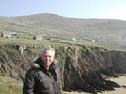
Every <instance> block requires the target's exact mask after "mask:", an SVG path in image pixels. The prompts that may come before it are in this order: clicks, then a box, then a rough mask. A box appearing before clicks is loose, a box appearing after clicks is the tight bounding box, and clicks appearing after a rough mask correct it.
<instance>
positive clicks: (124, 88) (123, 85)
mask: <svg viewBox="0 0 126 94" xmlns="http://www.w3.org/2000/svg"><path fill="white" fill-rule="evenodd" d="M109 80H111V81H114V82H116V83H118V84H119V85H120V88H115V90H112V91H103V92H98V93H97V94H125V93H126V75H123V76H119V77H111V78H109ZM64 94H92V93H86V92H64Z"/></svg>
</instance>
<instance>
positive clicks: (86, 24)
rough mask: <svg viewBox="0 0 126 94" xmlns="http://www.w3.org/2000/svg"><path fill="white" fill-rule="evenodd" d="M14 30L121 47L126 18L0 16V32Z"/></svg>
mask: <svg viewBox="0 0 126 94" xmlns="http://www.w3.org/2000/svg"><path fill="white" fill-rule="evenodd" d="M3 31H14V32H18V33H19V35H22V36H24V35H25V36H33V35H43V34H45V35H48V36H50V37H56V38H60V39H67V40H72V38H73V37H74V38H75V39H76V40H77V41H79V42H82V43H84V42H86V41H88V42H92V40H95V43H96V44H98V45H103V46H109V47H117V48H125V47H126V44H125V42H126V40H125V39H126V21H123V20H114V19H77V18H66V17H62V16H58V15H55V14H36V15H29V16H18V17H0V32H3Z"/></svg>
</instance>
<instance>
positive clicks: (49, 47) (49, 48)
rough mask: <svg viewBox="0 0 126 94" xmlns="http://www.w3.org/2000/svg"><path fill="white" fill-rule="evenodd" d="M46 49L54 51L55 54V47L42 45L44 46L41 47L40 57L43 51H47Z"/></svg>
mask: <svg viewBox="0 0 126 94" xmlns="http://www.w3.org/2000/svg"><path fill="white" fill-rule="evenodd" d="M48 50H49V51H52V52H53V53H54V55H55V49H54V48H52V47H51V46H48V47H44V48H42V49H41V54H40V57H43V55H44V53H45V52H46V51H48Z"/></svg>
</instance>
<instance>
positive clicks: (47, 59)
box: [43, 50, 54, 69]
mask: <svg viewBox="0 0 126 94" xmlns="http://www.w3.org/2000/svg"><path fill="white" fill-rule="evenodd" d="M53 60H54V53H53V52H52V51H50V50H47V51H45V53H44V55H43V62H44V65H45V67H46V68H47V69H48V68H49V66H50V65H51V64H52V62H53Z"/></svg>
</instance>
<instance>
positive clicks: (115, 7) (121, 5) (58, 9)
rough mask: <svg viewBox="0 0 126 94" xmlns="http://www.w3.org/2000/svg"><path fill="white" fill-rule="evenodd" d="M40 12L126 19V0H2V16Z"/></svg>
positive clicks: (0, 0) (0, 9)
mask: <svg viewBox="0 0 126 94" xmlns="http://www.w3.org/2000/svg"><path fill="white" fill-rule="evenodd" d="M39 13H53V14H58V15H60V16H64V17H71V18H105V19H123V20H126V0H0V16H24V15H32V14H39Z"/></svg>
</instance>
